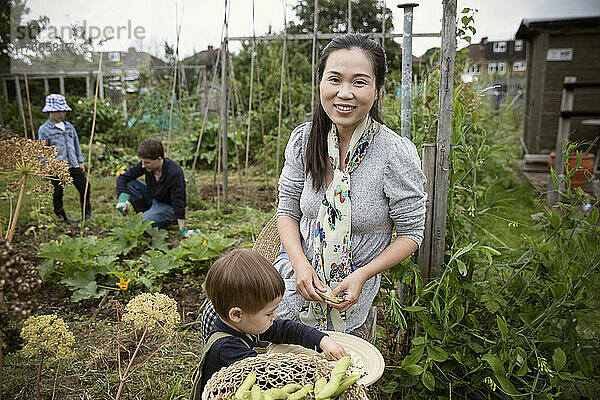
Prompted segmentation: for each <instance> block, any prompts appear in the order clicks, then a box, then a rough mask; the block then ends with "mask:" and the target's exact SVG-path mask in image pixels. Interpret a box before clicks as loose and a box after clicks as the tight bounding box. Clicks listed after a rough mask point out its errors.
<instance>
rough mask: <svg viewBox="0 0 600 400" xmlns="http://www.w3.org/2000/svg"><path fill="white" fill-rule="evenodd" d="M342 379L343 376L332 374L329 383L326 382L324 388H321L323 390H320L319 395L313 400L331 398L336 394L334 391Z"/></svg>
mask: <svg viewBox="0 0 600 400" xmlns="http://www.w3.org/2000/svg"><path fill="white" fill-rule="evenodd" d="M343 377H344V376H343V375H342V374H336V375H333V374H332V375H331V379H330V380H329V382H327V384H326V385H325V386H323V389H321V390H320V391H319V393H317V394H316V395H315V399H317V400H324V399H327V398H330V397H331V396H333V394H334V393H335V392H336V390H337V389H338V387H339V386H340V382H341V381H342V378H343Z"/></svg>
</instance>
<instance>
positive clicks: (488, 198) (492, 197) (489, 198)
mask: <svg viewBox="0 0 600 400" xmlns="http://www.w3.org/2000/svg"><path fill="white" fill-rule="evenodd" d="M484 198H485V205H486V206H488V207H492V206H493V205H494V202H495V201H496V187H495V186H494V185H490V186H488V188H487V189H486V191H485V193H484Z"/></svg>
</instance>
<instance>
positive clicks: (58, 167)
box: [0, 128, 71, 184]
mask: <svg viewBox="0 0 600 400" xmlns="http://www.w3.org/2000/svg"><path fill="white" fill-rule="evenodd" d="M0 129H3V128H0ZM5 130H6V129H4V130H3V131H2V132H4V131H5ZM3 136H5V138H2V139H0V154H2V157H0V174H3V175H6V176H8V177H9V178H17V179H18V178H20V177H22V176H40V177H44V178H50V177H58V180H59V181H60V182H61V183H62V184H67V183H71V176H70V174H69V165H68V163H67V161H65V160H57V159H56V155H57V154H58V149H57V148H56V147H54V146H46V141H44V140H33V139H26V138H24V137H18V136H14V137H8V138H6V136H8V135H7V134H4V135H3Z"/></svg>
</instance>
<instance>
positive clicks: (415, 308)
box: [402, 306, 427, 312]
mask: <svg viewBox="0 0 600 400" xmlns="http://www.w3.org/2000/svg"><path fill="white" fill-rule="evenodd" d="M402 310H404V311H408V312H418V311H426V310H427V308H425V307H422V306H408V307H403V308H402Z"/></svg>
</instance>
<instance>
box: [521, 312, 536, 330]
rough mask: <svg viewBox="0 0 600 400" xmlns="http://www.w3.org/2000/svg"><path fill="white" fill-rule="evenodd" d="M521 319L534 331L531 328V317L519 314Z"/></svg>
mask: <svg viewBox="0 0 600 400" xmlns="http://www.w3.org/2000/svg"><path fill="white" fill-rule="evenodd" d="M519 319H520V320H521V321H523V322H524V323H525V325H527V327H528V328H530V329H533V327H532V326H531V317H530V316H529V315H528V314H526V313H519Z"/></svg>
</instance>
